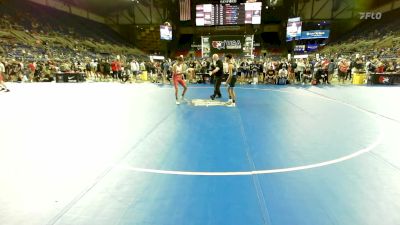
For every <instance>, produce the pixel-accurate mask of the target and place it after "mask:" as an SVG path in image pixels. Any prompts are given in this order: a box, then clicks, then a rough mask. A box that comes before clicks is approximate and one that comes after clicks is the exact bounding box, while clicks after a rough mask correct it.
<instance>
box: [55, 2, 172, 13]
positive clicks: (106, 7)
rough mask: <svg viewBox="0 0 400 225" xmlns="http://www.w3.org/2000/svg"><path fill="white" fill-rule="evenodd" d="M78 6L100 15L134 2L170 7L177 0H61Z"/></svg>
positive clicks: (118, 9)
mask: <svg viewBox="0 0 400 225" xmlns="http://www.w3.org/2000/svg"><path fill="white" fill-rule="evenodd" d="M59 1H61V2H65V3H67V4H71V5H74V6H76V7H79V8H82V9H86V10H88V11H91V12H94V13H96V14H98V15H102V16H106V15H108V14H110V13H112V12H116V11H120V10H124V9H126V8H128V7H129V6H131V5H132V4H133V5H134V4H140V5H142V6H145V7H150V5H151V2H152V1H153V5H154V6H156V7H158V8H169V7H171V5H173V4H171V3H173V2H175V1H176V0H59Z"/></svg>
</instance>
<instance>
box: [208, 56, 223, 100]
mask: <svg viewBox="0 0 400 225" xmlns="http://www.w3.org/2000/svg"><path fill="white" fill-rule="evenodd" d="M212 59H213V63H212V65H211V69H212V71H211V72H210V76H212V75H215V77H214V94H213V95H211V96H210V98H211V99H212V100H214V99H215V98H221V97H222V95H221V90H220V87H221V82H222V76H223V74H224V72H223V67H224V64H223V63H222V60H220V59H219V56H218V54H214V55H213V56H212Z"/></svg>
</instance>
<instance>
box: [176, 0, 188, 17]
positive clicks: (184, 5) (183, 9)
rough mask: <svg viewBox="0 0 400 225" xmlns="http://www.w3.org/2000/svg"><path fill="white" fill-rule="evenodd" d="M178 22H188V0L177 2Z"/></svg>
mask: <svg viewBox="0 0 400 225" xmlns="http://www.w3.org/2000/svg"><path fill="white" fill-rule="evenodd" d="M179 8H180V20H181V21H187V20H190V0H179Z"/></svg>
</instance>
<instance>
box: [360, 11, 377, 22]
mask: <svg viewBox="0 0 400 225" xmlns="http://www.w3.org/2000/svg"><path fill="white" fill-rule="evenodd" d="M381 18H382V13H380V12H360V20H368V19H373V20H380V19H381Z"/></svg>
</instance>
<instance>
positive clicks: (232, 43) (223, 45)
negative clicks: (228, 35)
mask: <svg viewBox="0 0 400 225" xmlns="http://www.w3.org/2000/svg"><path fill="white" fill-rule="evenodd" d="M212 47H213V48H216V49H218V50H221V49H228V50H240V49H242V43H241V42H240V40H224V41H213V42H212Z"/></svg>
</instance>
